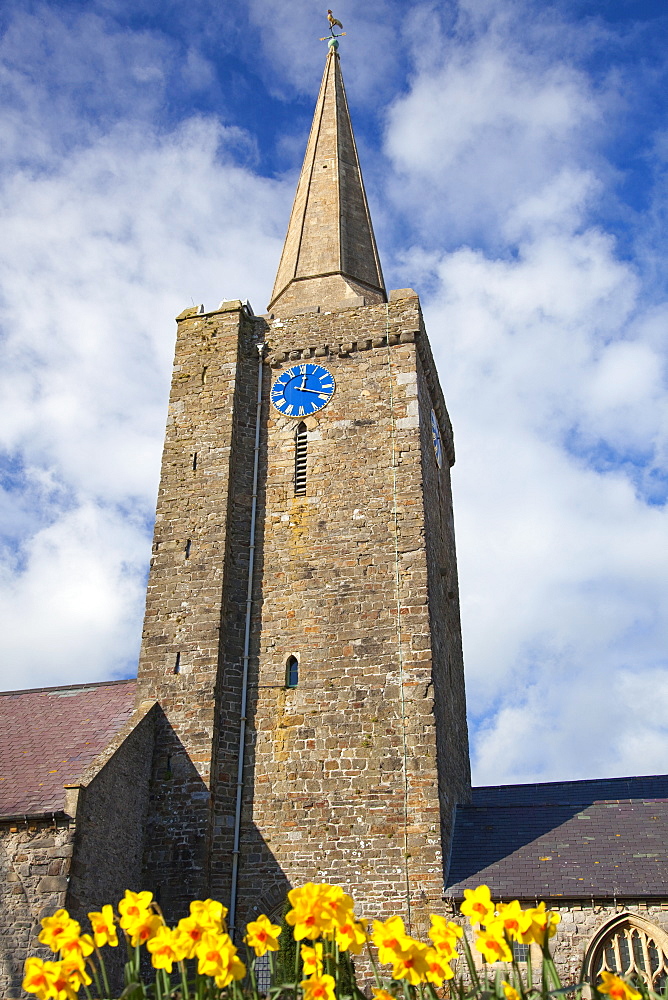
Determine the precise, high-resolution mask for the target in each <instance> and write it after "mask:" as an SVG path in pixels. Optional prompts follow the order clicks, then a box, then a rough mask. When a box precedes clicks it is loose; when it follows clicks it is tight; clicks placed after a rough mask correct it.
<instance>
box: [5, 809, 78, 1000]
mask: <svg viewBox="0 0 668 1000" xmlns="http://www.w3.org/2000/svg"><path fill="white" fill-rule="evenodd" d="M72 839H73V826H72V825H71V824H70V821H69V820H68V819H67V818H64V817H62V816H61V817H56V818H54V819H53V820H49V821H35V822H31V821H30V820H27V821H26V822H24V823H20V824H18V823H17V824H12V825H9V824H3V825H2V827H0V996H2V997H7V998H10V997H20V996H23V993H22V990H21V981H22V979H23V964H24V962H25V959H26V958H27V957H28V956H29V955H39V956H40V957H42V958H47V957H48V956H49V955H50V952H49V950H48V949H45V948H43V947H42V946H41V945H40V944H39V942H38V941H37V934H38V933H39V931H40V929H41V928H40V924H39V921H40V920H41V919H42V917H45V916H49V915H50V914H52V913H54V912H55V911H56V910H57V909H58V908H59V907H61V906H64V905H65V896H66V892H67V885H68V874H69V867H70V858H71V855H72Z"/></svg>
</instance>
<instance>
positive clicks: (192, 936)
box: [177, 917, 218, 958]
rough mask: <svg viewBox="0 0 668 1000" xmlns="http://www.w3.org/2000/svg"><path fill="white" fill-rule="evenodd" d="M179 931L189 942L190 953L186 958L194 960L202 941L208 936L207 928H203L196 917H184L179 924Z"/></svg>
mask: <svg viewBox="0 0 668 1000" xmlns="http://www.w3.org/2000/svg"><path fill="white" fill-rule="evenodd" d="M177 930H178V931H179V932H180V933H181V934H183V936H184V938H187V940H188V952H187V954H186V955H185V958H194V957H195V951H196V949H197V945H198V944H199V943H200V941H201V940H202V937H203V935H204V934H206V931H207V929H206V927H202V925H201V924H200V923H199V921H198V920H197V919H196V918H195V917H183V918H182V919H181V920H179V922H178V925H177ZM211 930H213V931H214V933H218V932H217V931H216V930H215V929H214V928H211Z"/></svg>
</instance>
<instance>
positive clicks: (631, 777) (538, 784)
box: [471, 772, 668, 792]
mask: <svg viewBox="0 0 668 1000" xmlns="http://www.w3.org/2000/svg"><path fill="white" fill-rule="evenodd" d="M650 778H668V773H662V772H659V773H658V774H626V775H624V774H622V775H619V776H618V777H614V778H563V779H562V780H561V781H517V782H513V783H510V784H498V785H474V786H473V788H472V789H471V790H472V791H473V792H487V791H496V790H498V789H499V788H549V787H550V786H552V787H554V786H556V785H592V784H594V782H603V781H647V780H648V779H650Z"/></svg>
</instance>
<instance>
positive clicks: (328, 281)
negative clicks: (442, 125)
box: [268, 43, 387, 315]
mask: <svg viewBox="0 0 668 1000" xmlns="http://www.w3.org/2000/svg"><path fill="white" fill-rule="evenodd" d="M386 299H387V296H386V294H385V285H384V282H383V273H382V271H381V267H380V260H379V258H378V250H377V248H376V240H375V238H374V235H373V228H372V225H371V216H370V215H369V206H368V204H367V200H366V193H365V191H364V182H363V181H362V172H361V170H360V165H359V160H358V158H357V147H356V146H355V138H354V136H353V130H352V125H351V124H350V112H349V111H348V102H347V100H346V92H345V90H344V87H343V77H342V76H341V67H340V65H339V56H338V53H337V52H336V48H335V46H333V45H331V43H330V48H329V52H328V55H327V63H326V65H325V72H324V74H323V77H322V83H321V85H320V94H319V95H318V102H317V104H316V108H315V114H314V116H313V125H312V126H311V134H310V135H309V140H308V144H307V146H306V155H305V157H304V164H303V166H302V172H301V175H300V178H299V183H298V185H297V193H296V195H295V201H294V204H293V206H292V215H291V216H290V223H289V225H288V233H287V236H286V238H285V244H284V246H283V253H282V255H281V262H280V264H279V266H278V273H277V275H276V281H275V283H274V291H273V293H272V296H271V302H270V303H269V307H268V308H269V311H270V312H273V313H274V314H276V315H285V314H287V313H294V312H301V311H302V310H308V309H313V308H316V307H318V306H320V308H321V309H337V308H343V307H345V306H347V305H363V304H365V303H366V304H371V303H375V302H385V301H386Z"/></svg>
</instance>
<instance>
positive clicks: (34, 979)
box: [23, 958, 55, 1000]
mask: <svg viewBox="0 0 668 1000" xmlns="http://www.w3.org/2000/svg"><path fill="white" fill-rule="evenodd" d="M53 965H55V962H44V961H43V960H42V959H41V958H27V959H26V963H25V968H24V978H23V989H24V990H25V991H26V993H35V994H36V996H37V1000H46V997H47V996H48V994H49V990H50V989H51V979H50V977H49V972H50V969H51V966H53Z"/></svg>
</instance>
